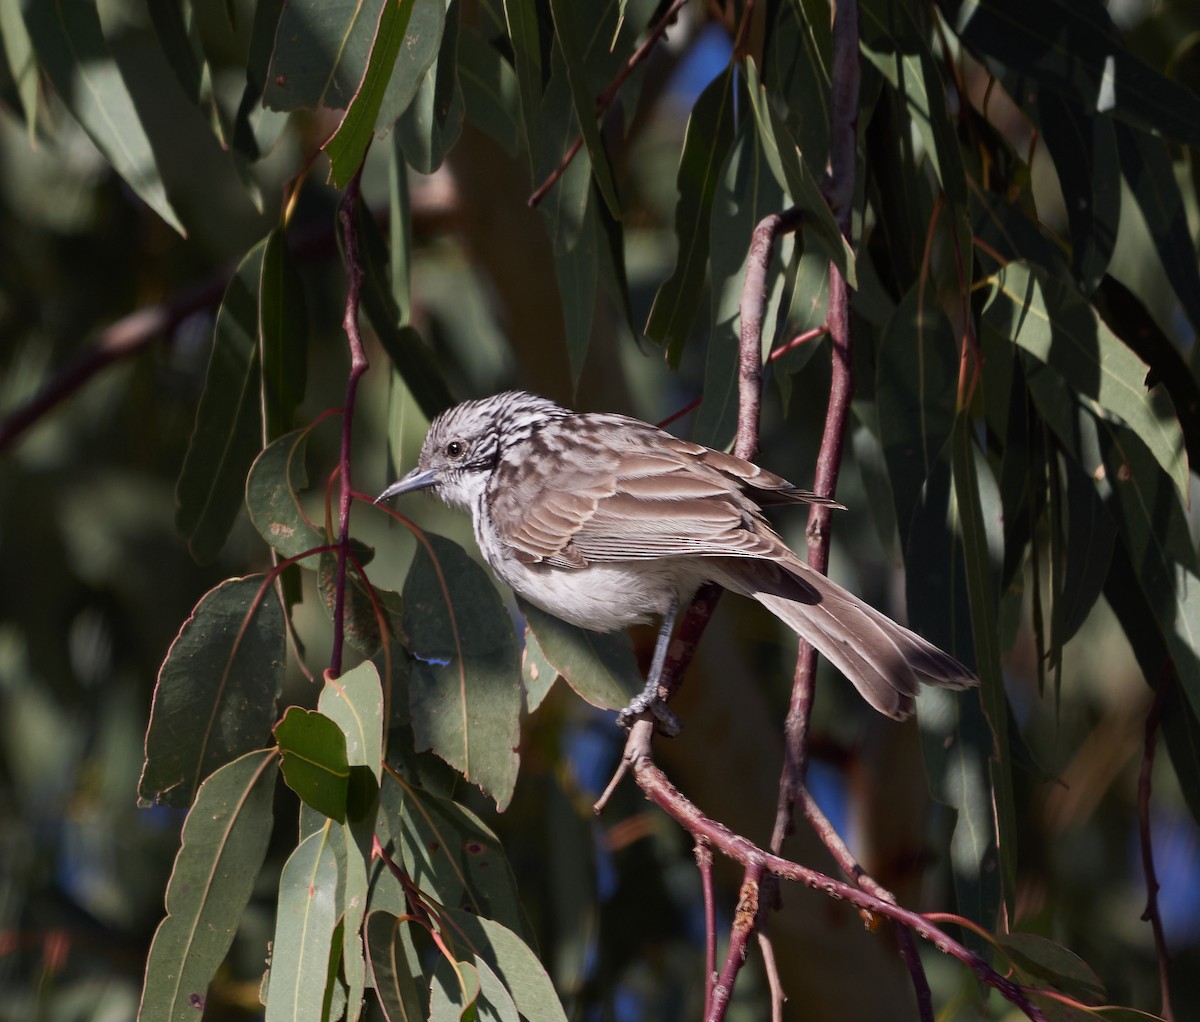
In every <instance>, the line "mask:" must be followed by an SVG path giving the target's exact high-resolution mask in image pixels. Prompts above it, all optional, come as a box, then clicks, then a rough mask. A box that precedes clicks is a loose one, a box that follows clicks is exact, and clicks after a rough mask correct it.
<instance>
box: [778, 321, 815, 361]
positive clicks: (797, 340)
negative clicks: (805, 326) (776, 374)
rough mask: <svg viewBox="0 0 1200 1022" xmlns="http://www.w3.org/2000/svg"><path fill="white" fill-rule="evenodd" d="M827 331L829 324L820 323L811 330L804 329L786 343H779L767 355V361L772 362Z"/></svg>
mask: <svg viewBox="0 0 1200 1022" xmlns="http://www.w3.org/2000/svg"><path fill="white" fill-rule="evenodd" d="M827 333H829V326H828V325H827V324H825V323H822V324H821V325H820V326H815V327H813V328H812V329H811V330H805V331H804V333H802V334H797V335H796V336H795V337H793V338H792V339H791V340H790V341H788V342H787V344H781V345H780V346H779V347H778V348H776V349H775V350H774V351H772V352H771V354H769V355H768V356H767V361H768V362H774V361H775V360H776V359H780V358H783V356H784V355H786V354H787V353H788V352H790V351H795V350H796V349H797V348H800V347H803V346H804V345H805V344H808V342H809V341H815V340H816V339H817V338H818V337H824V336H825V335H826V334H827Z"/></svg>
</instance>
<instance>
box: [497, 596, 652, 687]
mask: <svg viewBox="0 0 1200 1022" xmlns="http://www.w3.org/2000/svg"><path fill="white" fill-rule="evenodd" d="M518 602H519V603H520V605H521V613H522V614H524V615H525V621H526V623H527V624H528V625H529V628H530V630H531V631H532V632H533V634H534V635H535V636H536V637H537V641H538V646H539V648H540V649H541V651H542V653H543V654H544V655H545V657H546V659H547V660H548V661H549V662H550V664H551V665H552V666H553V668H554V670H555V671H557V672H558V674H559V675H561V676H562V677H563V679H564V680H565V681H566V683H567V684H568V685H570V686H571V688H573V689H574V690H575V692H576V693H578V694H579V696H580V697H582V698H583V699H585V700H586V701H587V702H589V703H591V704H592V705H593V706H598V707H600V708H601V709H602V710H618V709H620V708H621V707H623V706H625V705H626V704H627V703H628V702H629V700H630V699H632V698H633V697H634V696H635V695H637V693H638V692H640V691H641V689H642V678H641V672H640V671H639V670H638V666H637V661H636V660H635V659H634V656H633V646H632V645H631V644H630V641H629V635H628V633H627V632H613V633H611V634H605V633H603V632H592V631H588V630H587V629H586V628H579V627H577V626H575V625H570V624H567V623H566V622H565V621H562V620H560V619H559V618H556V617H554V616H553V615H552V614H547V613H546V612H545V611H544V610H541V609H539V608H538V607H535V606H534V605H533V604H531V603H528V602H526V601H525V600H519V601H518Z"/></svg>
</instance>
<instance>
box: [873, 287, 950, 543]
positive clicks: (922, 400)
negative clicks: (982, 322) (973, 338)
mask: <svg viewBox="0 0 1200 1022" xmlns="http://www.w3.org/2000/svg"><path fill="white" fill-rule="evenodd" d="M877 359H878V362H877V368H876V383H875V395H876V409H877V410H878V414H879V436H880V438H881V440H882V443H883V453H884V457H885V458H886V460H887V466H888V476H889V478H890V479H891V490H892V501H893V504H894V505H895V508H896V523H897V525H898V526H899V527H900V541H901V543H906V542H907V540H908V530H909V523H910V522H911V520H912V516H913V509H914V508H915V507H916V506H917V503H918V501H919V500H920V496H921V490H922V488H923V487H924V485H925V482H926V480H928V479H929V477H930V476H931V475H932V473H933V468H934V465H935V463H936V461H937V458H938V457H939V456H940V454H941V452H942V449H943V448H944V446H945V445H946V442H947V440H948V439H949V438H950V434H951V432H952V430H953V428H954V422H955V403H956V401H955V394H956V391H957V377H958V346H957V343H956V340H955V337H954V331H953V328H952V327H951V326H950V321H949V320H948V319H947V318H946V314H945V313H944V312H943V311H942V310H941V308H940V307H939V306H937V305H936V304H934V302H933V295H932V293H931V292H930V291H928V290H927V289H926V288H924V287H922V286H921V285H920V284H918V285H916V286H914V287H913V288H912V290H910V291H909V292H908V294H907V295H905V297H904V300H903V301H902V302H901V303H900V305H899V306H898V307H897V309H896V311H895V313H894V314H893V315H892V318H891V319H890V320H889V321H888V324H887V326H886V327H885V329H884V331H883V336H882V337H881V338H880V341H879V352H878V355H877Z"/></svg>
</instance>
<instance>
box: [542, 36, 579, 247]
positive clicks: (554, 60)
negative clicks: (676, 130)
mask: <svg viewBox="0 0 1200 1022" xmlns="http://www.w3.org/2000/svg"><path fill="white" fill-rule="evenodd" d="M537 130H538V149H537V152H536V154H535V158H534V161H533V167H534V178H535V180H536V182H537V184H539V185H540V184H541V183H542V182H543V181H545V180H546V179H547V178H548V177H549V176H550V174H551V173H552V172H554V171H555V170H557V169H558V167H559V164H560V163H561V162H562V160H563V156H564V154H565V153H566V152H567V150H568V149H569V148H570V147H571V146H572V144H573V143H574V142H575V140H576V139H577V138H578V136H579V120H578V118H577V117H576V116H575V107H574V105H573V104H572V99H571V83H570V81H569V80H568V78H567V63H566V58H565V57H564V56H563V52H562V47H561V46H555V47H554V48H553V49H552V50H551V53H550V80H549V81H548V82H547V83H546V92H545V94H544V95H543V96H542V106H541V118H540V120H539V122H538V129H537ZM591 192H592V160H591V157H590V156H589V155H588V153H587V152H586V150H585V151H582V152H578V153H577V154H576V155H575V158H574V159H573V160H572V161H571V162H570V163H569V164H567V168H566V170H564V171H563V172H562V174H561V176H560V177H559V179H558V180H557V181H556V182H555V183H554V185H553V186H552V187H551V189H550V191H549V192H548V193H547V194H546V197H545V198H544V199H542V201H541V203H540V204H539V206H538V208H539V209H540V210H541V211H542V215H543V216H544V217H545V218H546V223H547V229H548V231H549V233H550V237H551V238H552V239H553V240H554V254H555V255H556V256H562V255H564V254H565V253H567V252H570V251H571V250H572V249H574V248H575V246H576V245H578V244H579V239H580V237H581V236H582V234H583V232H584V230H585V229H586V226H587V211H588V205H589V202H590V199H591Z"/></svg>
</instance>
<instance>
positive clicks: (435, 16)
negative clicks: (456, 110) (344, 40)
mask: <svg viewBox="0 0 1200 1022" xmlns="http://www.w3.org/2000/svg"><path fill="white" fill-rule="evenodd" d="M445 24H446V0H412V14H411V16H410V17H409V20H408V31H407V33H406V38H405V42H404V45H403V46H402V47H401V48H400V52H399V54H398V55H397V57H396V65H395V67H394V68H393V69H392V75H391V78H390V79H389V80H388V84H387V91H386V92H385V93H384V96H383V102H382V103H381V104H380V107H379V114H378V116H377V117H376V121H375V130H376V131H377V132H380V133H383V132H387V131H390V130H391V128H392V125H393V124H395V123H396V120H397V119H398V118H399V117H400V115H401V114H403V113H404V111H405V110H407V109H408V108H409V106H410V105H411V104H412V101H413V98H414V97H415V96H416V94H417V89H418V88H420V86H421V82H422V81H423V80H424V78H425V75H426V72H427V71H428V70H429V68H430V67H431V66H432V65H433V62H434V61H435V60H437V55H438V48H439V47H440V46H441V45H442V32H443V30H444V28H445Z"/></svg>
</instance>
